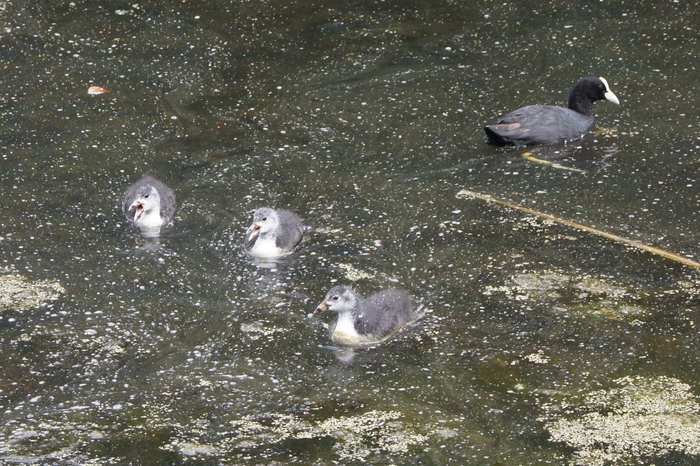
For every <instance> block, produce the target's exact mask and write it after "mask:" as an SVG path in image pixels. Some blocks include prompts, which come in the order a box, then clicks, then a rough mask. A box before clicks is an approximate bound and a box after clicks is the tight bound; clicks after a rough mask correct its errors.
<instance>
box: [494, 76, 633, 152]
mask: <svg viewBox="0 0 700 466" xmlns="http://www.w3.org/2000/svg"><path fill="white" fill-rule="evenodd" d="M601 99H607V100H609V101H610V102H612V103H614V104H617V105H619V104H620V101H619V100H618V99H617V96H616V95H615V94H613V92H612V91H611V90H610V86H609V85H608V82H607V81H606V80H605V78H596V77H593V76H589V77H587V78H583V79H581V80H580V81H579V82H577V83H576V84H575V85H574V88H573V89H571V93H570V94H569V108H564V107H555V106H552V105H529V106H527V107H522V108H519V109H518V110H516V111H514V112H511V113H509V114H508V115H506V116H504V117H503V118H501V119H500V120H499V121H498V123H496V124H495V125H491V126H487V127H486V128H484V130H485V131H486V134H487V136H488V137H489V143H490V144H495V145H497V146H525V145H533V144H561V143H563V142H565V141H569V140H572V139H577V138H579V137H581V136H583V135H584V134H585V133H587V132H589V131H591V130H592V129H593V128H594V127H595V114H594V113H593V102H595V101H596V100H601Z"/></svg>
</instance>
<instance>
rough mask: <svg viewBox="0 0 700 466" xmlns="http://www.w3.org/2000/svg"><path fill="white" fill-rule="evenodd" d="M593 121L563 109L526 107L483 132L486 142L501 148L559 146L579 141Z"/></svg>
mask: <svg viewBox="0 0 700 466" xmlns="http://www.w3.org/2000/svg"><path fill="white" fill-rule="evenodd" d="M594 126H595V119H594V118H592V117H589V116H587V115H583V114H581V113H578V112H575V111H573V110H571V109H568V108H564V107H555V106H549V105H529V106H527V107H523V108H519V109H518V110H515V111H514V112H511V113H509V114H508V115H506V116H504V117H503V118H501V120H500V121H499V122H498V123H496V124H495V125H491V126H487V127H486V128H485V130H486V134H487V135H488V136H489V141H490V142H491V143H492V144H496V145H500V146H523V145H531V144H558V143H562V142H564V141H567V140H571V139H576V138H579V137H581V136H582V135H583V134H584V133H586V132H588V131H590V130H592V129H593V127H594Z"/></svg>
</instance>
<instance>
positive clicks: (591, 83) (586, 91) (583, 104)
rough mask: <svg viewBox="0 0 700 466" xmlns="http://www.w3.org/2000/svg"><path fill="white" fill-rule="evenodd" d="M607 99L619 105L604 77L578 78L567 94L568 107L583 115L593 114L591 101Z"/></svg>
mask: <svg viewBox="0 0 700 466" xmlns="http://www.w3.org/2000/svg"><path fill="white" fill-rule="evenodd" d="M603 99H605V100H609V101H610V102H612V103H614V104H617V105H619V104H620V101H619V100H618V98H617V96H616V95H615V94H613V91H611V90H610V86H609V85H608V81H606V80H605V78H596V77H595V76H589V77H587V78H583V79H580V80H579V81H578V82H577V83H576V84H575V85H574V88H573V89H571V94H569V108H570V109H571V110H575V111H577V112H579V113H583V114H584V115H590V116H593V102H595V101H596V100H603Z"/></svg>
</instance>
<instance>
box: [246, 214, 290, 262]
mask: <svg viewBox="0 0 700 466" xmlns="http://www.w3.org/2000/svg"><path fill="white" fill-rule="evenodd" d="M303 236H304V225H303V224H302V222H301V219H300V218H299V216H298V215H296V214H294V213H292V212H290V211H288V210H275V209H270V208H269V207H263V208H261V209H258V210H256V211H255V213H254V214H253V223H252V225H250V228H248V231H247V232H246V234H245V243H244V246H245V249H246V251H248V254H250V255H251V256H253V257H255V258H257V259H273V258H276V257H279V256H283V255H285V254H289V253H290V252H292V250H293V249H294V248H295V247H296V246H297V245H298V244H299V243H300V242H301V239H302V237H303Z"/></svg>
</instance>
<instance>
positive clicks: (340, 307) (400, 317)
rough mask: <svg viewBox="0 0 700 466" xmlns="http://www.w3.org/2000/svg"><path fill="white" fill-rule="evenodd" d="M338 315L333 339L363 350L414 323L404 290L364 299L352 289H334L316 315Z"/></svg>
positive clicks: (408, 298)
mask: <svg viewBox="0 0 700 466" xmlns="http://www.w3.org/2000/svg"><path fill="white" fill-rule="evenodd" d="M327 310H330V311H333V312H337V313H338V320H337V321H336V323H335V325H334V326H333V328H332V330H331V339H332V340H333V341H334V342H335V343H338V344H340V345H348V346H362V345H370V344H374V343H379V342H381V341H383V340H386V339H388V338H390V337H391V336H392V335H393V334H395V333H396V332H397V331H399V330H401V329H402V328H403V327H404V326H405V325H406V324H408V323H410V322H411V321H413V320H415V319H416V317H417V314H416V312H415V311H414V310H413V307H412V305H411V297H410V296H409V295H408V293H407V292H405V291H403V290H382V291H380V292H378V293H376V294H373V295H372V296H370V297H369V298H367V299H363V298H362V297H361V296H359V295H358V294H357V293H356V292H355V291H354V290H353V289H352V288H349V287H347V286H336V287H334V288H331V290H330V291H329V292H328V294H327V295H326V297H325V298H324V299H323V302H322V303H321V304H319V305H318V307H317V308H316V310H315V311H314V314H318V313H320V312H323V311H327Z"/></svg>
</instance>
